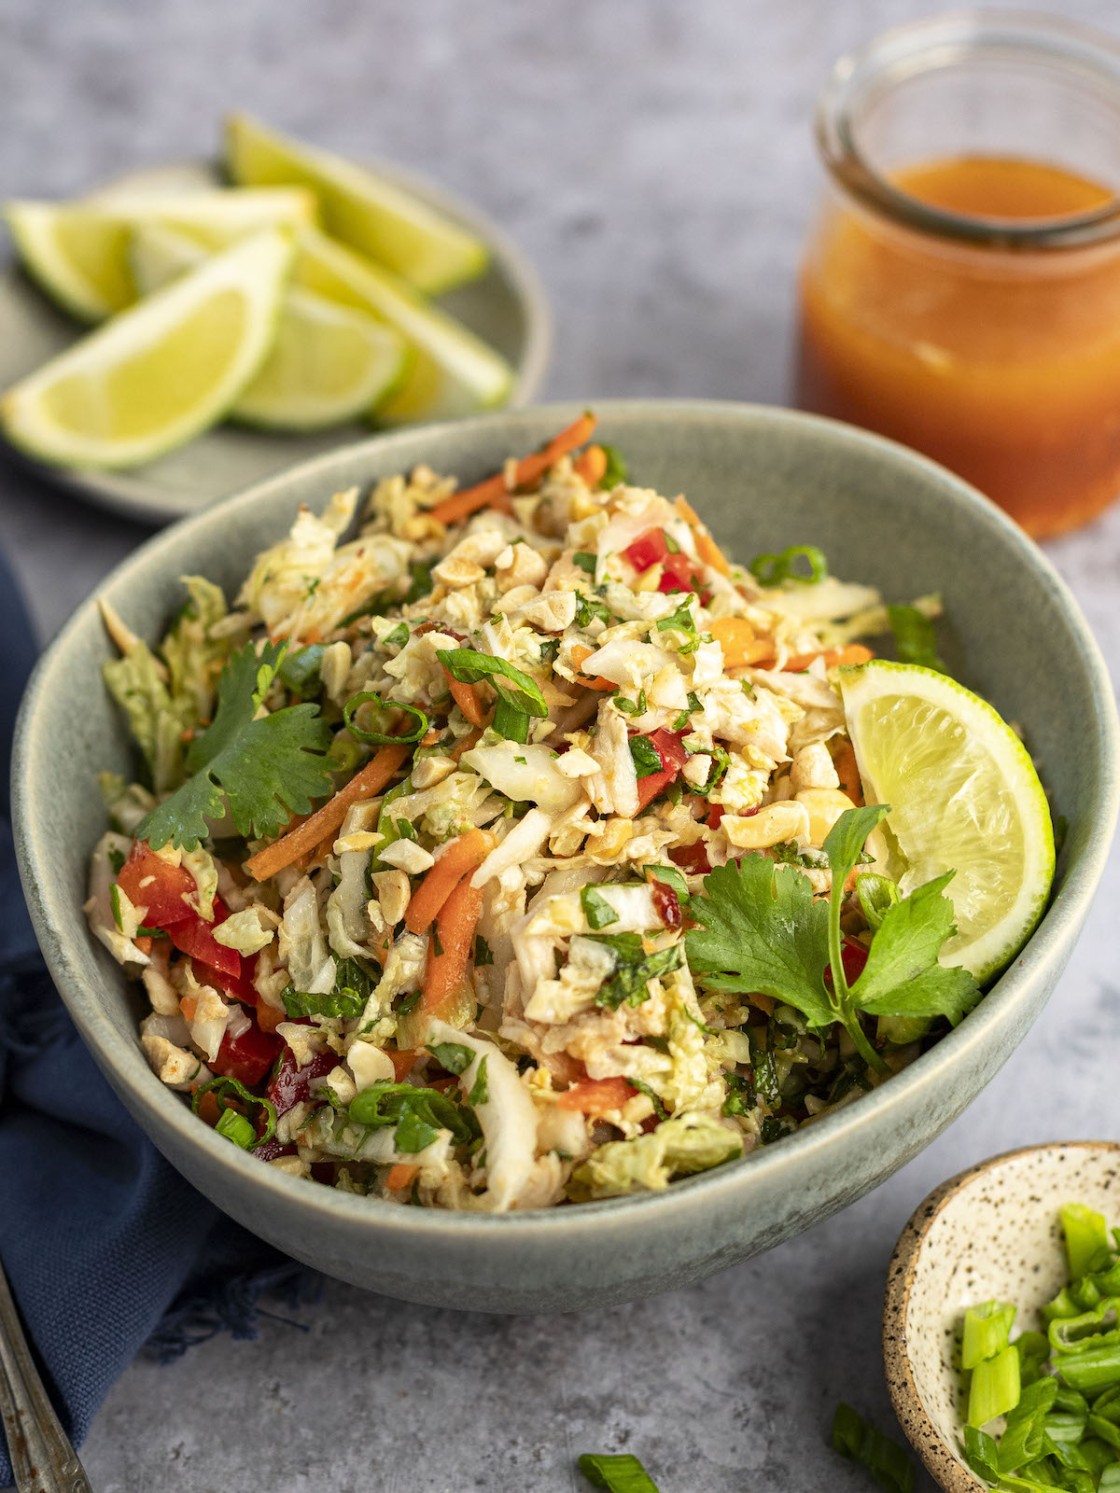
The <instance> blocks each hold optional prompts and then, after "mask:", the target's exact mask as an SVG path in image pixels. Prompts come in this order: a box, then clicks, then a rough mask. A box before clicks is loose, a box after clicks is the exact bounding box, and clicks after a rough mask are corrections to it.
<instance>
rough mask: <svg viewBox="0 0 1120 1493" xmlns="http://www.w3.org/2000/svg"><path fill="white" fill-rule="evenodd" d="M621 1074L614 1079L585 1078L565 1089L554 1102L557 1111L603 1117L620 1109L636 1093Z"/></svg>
mask: <svg viewBox="0 0 1120 1493" xmlns="http://www.w3.org/2000/svg"><path fill="white" fill-rule="evenodd" d="M637 1092H638V1091H637V1089H636V1088H634V1086H633V1084H631V1083H630V1082H628V1080H627V1079H625V1078H623V1077H622V1076H621V1074H619V1075H617V1076H616V1077H614V1078H585V1079H584V1080H583V1081H582V1082H581V1083H575V1084H573V1085H572V1086H571V1088H570V1089H565V1090H564V1092H563V1093H562V1094H561V1095H560V1097H559V1099H557V1101H556V1107H557V1108H558V1109H578V1110H579V1111H580V1112H581V1113H582V1114H585V1115H603V1114H607V1113H608V1112H609V1111H610V1110H614V1109H621V1108H622V1106H623V1105H624V1104H625V1103H626V1102H627V1101H628V1100H630V1099H633V1097H634V1095H635V1094H636V1093H637Z"/></svg>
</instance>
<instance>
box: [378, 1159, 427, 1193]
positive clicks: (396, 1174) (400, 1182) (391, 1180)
mask: <svg viewBox="0 0 1120 1493" xmlns="http://www.w3.org/2000/svg"><path fill="white" fill-rule="evenodd" d="M419 1173H420V1168H419V1167H418V1166H410V1165H408V1164H407V1163H406V1162H403V1161H398V1162H397V1163H396V1164H395V1165H394V1166H391V1167H390V1168H389V1170H388V1171H387V1172H386V1173H385V1186H386V1187H387V1188H388V1189H389V1191H390V1192H404V1190H405V1188H407V1187H411V1186H412V1184H413V1182H414V1181H415V1179H416V1177H417V1176H419Z"/></svg>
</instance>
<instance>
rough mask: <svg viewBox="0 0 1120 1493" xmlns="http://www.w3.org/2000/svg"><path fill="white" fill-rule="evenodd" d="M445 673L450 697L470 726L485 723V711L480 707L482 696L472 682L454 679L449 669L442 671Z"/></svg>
mask: <svg viewBox="0 0 1120 1493" xmlns="http://www.w3.org/2000/svg"><path fill="white" fill-rule="evenodd" d="M443 672H444V673H445V674H446V675H447V682H448V684H449V685H450V686H451V698H452V699H453V700H454V701H455V703H456V705H458V707H459V709H460V710H461V711H462V712H463V716H464V718H465V719H466V720H468V721H470V723H471V725H472V726H484V725H485V724H486V712H485V710H483V708H482V697H481V696H480V695H479V693H478V690H477V688H476V687H475V686H474V685H473V684H464V683H463V681H462V680H461V679H456V678H455V676H454V675H453V674H452V673H451V670H450V669H444V671H443Z"/></svg>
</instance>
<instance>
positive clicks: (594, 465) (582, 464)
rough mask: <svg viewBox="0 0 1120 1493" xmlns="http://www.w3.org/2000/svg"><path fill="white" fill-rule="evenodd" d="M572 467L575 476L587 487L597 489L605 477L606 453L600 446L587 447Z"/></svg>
mask: <svg viewBox="0 0 1120 1493" xmlns="http://www.w3.org/2000/svg"><path fill="white" fill-rule="evenodd" d="M573 465H574V466H575V469H576V474H577V475H578V476H580V477H582V478H583V480H584V481H585V482H586V483H587V485H588V487H598V486H599V483H600V482H602V480H603V478H604V477H605V476H606V475H607V453H606V452H605V451H604V450H603V448H602V446H588V448H587V450H586V451H585V452H584V453H583V455H582V456H580V457H578V458H577V459H576V461H575V462H574V463H573Z"/></svg>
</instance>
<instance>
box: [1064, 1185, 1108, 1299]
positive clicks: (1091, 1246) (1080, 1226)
mask: <svg viewBox="0 0 1120 1493" xmlns="http://www.w3.org/2000/svg"><path fill="white" fill-rule="evenodd" d="M1059 1217H1060V1218H1061V1220H1062V1232H1063V1234H1064V1235H1065V1241H1066V1257H1067V1259H1068V1260H1069V1273H1070V1275H1071V1276H1072V1277H1073V1279H1074V1280H1075V1281H1077V1280H1080V1279H1081V1277H1082V1276H1083V1275H1088V1273H1089V1271H1090V1270H1092V1269H1093V1268H1094V1266H1096V1267H1097V1268H1102V1267H1104V1266H1105V1265H1107V1264H1108V1263H1109V1254H1110V1251H1109V1247H1108V1225H1107V1224H1106V1223H1105V1221H1104V1216H1103V1214H1100V1213H1097V1212H1096V1211H1095V1210H1094V1209H1092V1208H1087V1207H1086V1206H1085V1204H1084V1203H1067V1204H1066V1206H1065V1207H1064V1208H1062V1209H1061V1211H1060V1213H1059Z"/></svg>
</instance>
